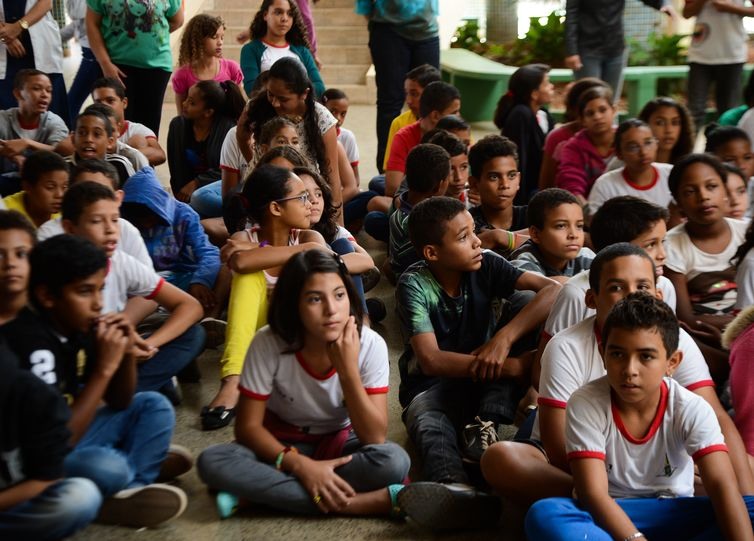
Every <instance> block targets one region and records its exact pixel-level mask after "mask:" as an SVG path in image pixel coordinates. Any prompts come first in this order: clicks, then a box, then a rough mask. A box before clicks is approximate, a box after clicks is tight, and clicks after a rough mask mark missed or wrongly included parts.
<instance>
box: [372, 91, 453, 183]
mask: <svg viewBox="0 0 754 541" xmlns="http://www.w3.org/2000/svg"><path fill="white" fill-rule="evenodd" d="M460 110H461V94H460V92H458V89H457V88H456V87H454V86H453V85H450V84H448V83H444V82H440V81H438V82H434V83H430V84H429V85H427V88H425V89H424V92H422V95H421V99H420V100H419V120H417V121H416V122H414V123H413V124H410V125H408V126H406V127H405V128H401V129H400V130H398V132H397V133H396V134H395V138H394V139H393V142H392V145H391V147H390V159H389V160H388V162H387V165H386V166H385V195H386V196H388V197H393V196H394V195H395V192H396V191H397V190H398V186H400V184H401V180H403V175H404V173H405V171H406V158H407V157H408V153H409V151H410V150H411V149H412V148H414V147H415V146H416V145H418V144H419V142H420V141H421V138H422V134H424V133H427V132H428V131H429V130H432V129H434V127H435V126H436V125H437V122H438V121H439V120H440V119H441V118H442V117H444V116H448V115H457V114H458V113H459V111H460Z"/></svg>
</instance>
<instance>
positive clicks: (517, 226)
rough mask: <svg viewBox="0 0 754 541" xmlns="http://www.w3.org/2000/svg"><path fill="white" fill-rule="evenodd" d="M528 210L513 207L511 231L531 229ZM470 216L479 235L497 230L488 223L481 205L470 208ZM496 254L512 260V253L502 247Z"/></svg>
mask: <svg viewBox="0 0 754 541" xmlns="http://www.w3.org/2000/svg"><path fill="white" fill-rule="evenodd" d="M528 208H529V205H513V216H512V218H511V228H510V229H509V231H520V230H521V229H527V228H528V227H529V222H528V221H527V218H526V212H527V209H528ZM469 214H471V217H472V218H473V219H474V233H476V234H477V235H478V234H479V233H481V232H482V231H487V230H488V229H497V228H496V227H495V226H494V225H492V224H491V223H490V222H488V221H487V218H486V217H485V216H484V210H482V206H481V205H479V206H476V207H472V208H470V209H469ZM494 252H495V253H497V254H498V255H501V256H503V257H504V258H506V259H510V255H511V251H508V250H507V249H504V248H502V247H501V248H497V249H495V250H494Z"/></svg>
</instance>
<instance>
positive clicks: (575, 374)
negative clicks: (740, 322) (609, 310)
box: [532, 316, 715, 439]
mask: <svg viewBox="0 0 754 541" xmlns="http://www.w3.org/2000/svg"><path fill="white" fill-rule="evenodd" d="M599 340H600V338H599V336H598V330H597V326H596V316H593V317H590V318H588V319H585V320H584V321H582V322H581V323H579V324H577V325H574V326H573V327H569V328H568V329H566V330H564V331H562V332H559V333H558V334H556V335H555V336H553V337H552V340H550V341H549V342H548V343H547V345H546V346H545V349H544V351H543V352H542V360H541V365H542V372H541V374H540V376H539V398H538V399H537V403H538V404H540V405H545V406H550V407H553V408H561V409H562V408H565V407H566V402H568V400H569V399H570V398H571V395H572V394H573V393H574V392H576V390H577V389H578V388H579V387H581V386H583V385H586V384H587V383H589V382H590V381H594V380H596V379H598V378H601V377H602V376H604V375H605V365H604V363H603V362H602V355H600V351H599ZM678 349H679V351H682V352H683V362H681V364H680V365H679V366H678V369H677V370H676V371H675V374H673V379H675V380H676V381H677V382H678V383H679V384H680V385H681V386H683V387H685V388H686V389H688V390H689V391H694V390H696V389H700V388H702V387H714V386H715V383H714V382H713V381H712V376H710V373H709V368H708V367H707V363H706V361H705V360H704V357H703V356H702V352H701V351H699V347H698V346H697V345H696V343H695V342H694V339H693V338H691V336H689V334H688V333H687V332H686V331H684V330H683V329H681V331H680V335H679V340H678ZM532 438H534V439H539V438H540V432H539V416H537V418H536V419H535V420H534V429H533V430H532Z"/></svg>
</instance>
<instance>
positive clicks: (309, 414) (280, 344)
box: [239, 325, 390, 434]
mask: <svg viewBox="0 0 754 541" xmlns="http://www.w3.org/2000/svg"><path fill="white" fill-rule="evenodd" d="M288 349H290V345H289V344H286V343H285V342H284V341H283V340H282V338H280V337H279V336H278V335H276V334H275V333H274V332H272V329H270V327H269V325H267V326H264V327H262V328H261V329H260V330H259V332H257V334H256V335H255V336H254V340H252V342H251V345H250V346H249V351H248V352H247V353H246V360H245V361H244V365H243V372H242V374H241V383H240V385H239V389H240V390H241V393H242V394H243V395H244V396H247V397H249V398H252V399H254V400H266V401H267V408H268V409H269V410H270V411H272V412H273V413H275V414H276V415H277V416H278V417H280V419H282V420H283V421H285V422H287V423H290V424H293V425H295V426H298V427H301V428H303V429H305V430H306V431H307V432H308V433H309V434H328V433H331V432H336V431H338V430H342V429H343V428H346V427H347V426H348V425H349V424H351V420H350V419H349V417H348V409H347V408H346V404H345V401H344V397H343V388H342V387H341V386H340V379H339V378H338V375H337V373H336V372H335V369H334V368H333V369H332V370H331V371H330V372H329V373H327V374H324V375H321V374H316V373H314V372H312V371H311V369H310V368H309V365H307V363H306V359H304V358H303V357H302V356H301V354H300V352H296V353H287V350H288ZM359 375H360V376H361V382H362V384H363V385H364V389H365V390H366V392H367V394H384V393H387V392H388V380H389V375H390V365H389V361H388V355H387V345H386V344H385V341H384V340H383V339H382V337H381V336H380V335H379V334H377V333H376V332H374V331H373V330H372V329H370V328H368V327H362V329H361V348H360V349H359Z"/></svg>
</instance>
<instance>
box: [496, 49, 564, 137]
mask: <svg viewBox="0 0 754 541" xmlns="http://www.w3.org/2000/svg"><path fill="white" fill-rule="evenodd" d="M549 71H550V66H548V65H547V64H527V65H526V66H523V67H521V68H518V69H517V70H516V71H515V72H514V73H513V75H511V78H510V81H508V91H507V92H506V93H505V94H503V95H502V96H501V97H500V100H499V101H498V102H497V109H495V116H494V122H495V126H497V127H498V128H500V129H501V130H502V129H503V127H504V126H505V121H506V120H508V115H509V114H510V112H511V110H512V109H513V108H514V107H515V106H516V105H526V106H527V107H528V106H529V105H530V104H531V95H532V92H534V91H535V90H537V89H538V88H539V85H541V84H542V81H544V80H545V75H547V73H548V72H549Z"/></svg>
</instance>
